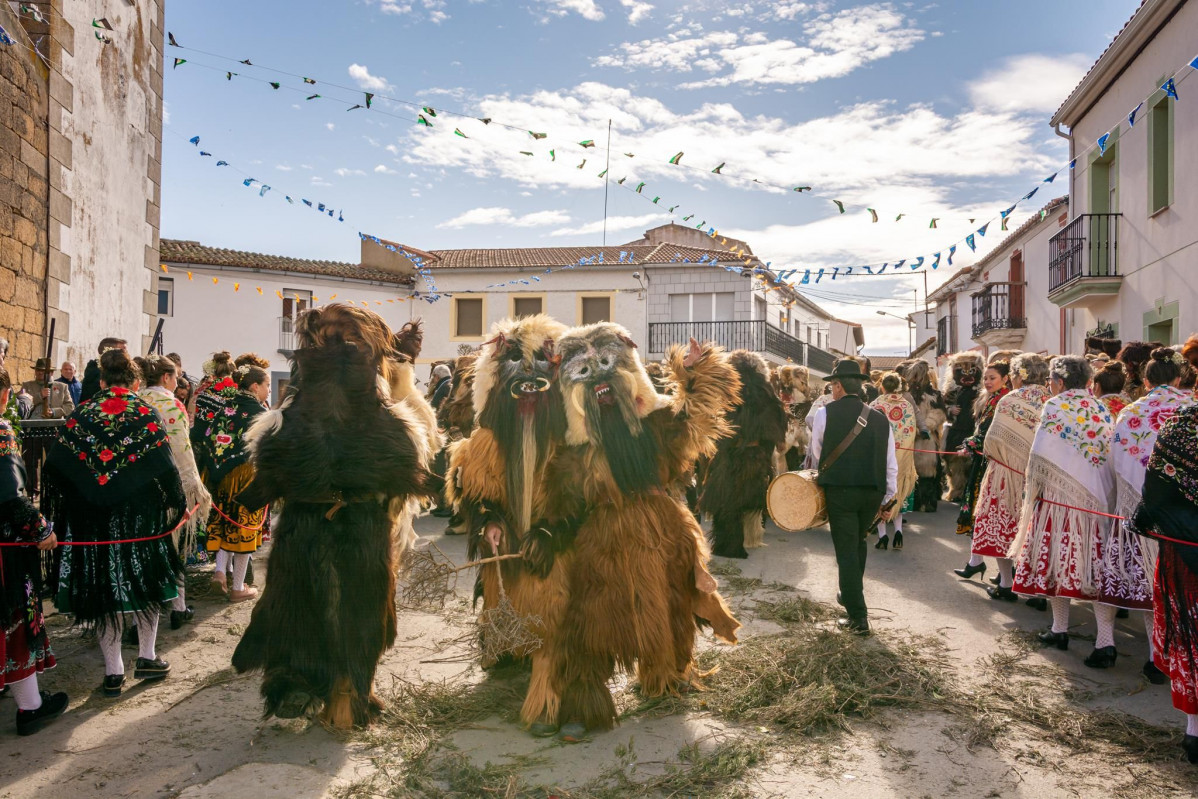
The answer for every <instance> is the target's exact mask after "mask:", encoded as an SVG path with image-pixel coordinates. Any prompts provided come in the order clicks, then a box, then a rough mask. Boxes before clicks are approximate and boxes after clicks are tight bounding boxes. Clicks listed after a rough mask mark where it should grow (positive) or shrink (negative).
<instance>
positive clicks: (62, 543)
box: [0, 502, 200, 547]
mask: <svg viewBox="0 0 1198 799" xmlns="http://www.w3.org/2000/svg"><path fill="white" fill-rule="evenodd" d="M199 507H200V505H199V503H198V502H197V503H196V506H195V507H194V508H192V509H190V510H188V511H186V512H185V513H184V514H183V518H182V519H180V520H179V523H178V524H176V525H175V526H174V527H172V528H171V529H169V530H167V531H166V532H165V533H159V534H158V535H150V536H146V537H145V538H118V539H117V540H115V541H59V542H58V543H57V544H56V546H60V547H107V546H112V545H114V544H137V543H139V542H141V541H157V540H158V539H160V538H166V537H167V536H168V535H174V534H175V532H176V531H178V529H179V528H180V527H182V526H183V525H185V524H187V520H188V519H190V518H191V516H192V514H194V513H195V512H196V510H198V509H199ZM35 546H37V542H36V541H17V542H13V543H0V547H35Z"/></svg>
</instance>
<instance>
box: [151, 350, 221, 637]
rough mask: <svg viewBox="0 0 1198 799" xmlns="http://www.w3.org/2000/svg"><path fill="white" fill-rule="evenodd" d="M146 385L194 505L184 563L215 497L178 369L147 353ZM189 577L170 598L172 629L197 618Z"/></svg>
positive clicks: (178, 541) (181, 544)
mask: <svg viewBox="0 0 1198 799" xmlns="http://www.w3.org/2000/svg"><path fill="white" fill-rule="evenodd" d="M136 361H137V365H138V367H139V368H140V369H141V374H142V380H143V381H144V383H145V387H144V388H143V389H142V390H141V391H139V392H138V393H137V395H138V396H139V397H141V398H142V399H143V400H145V401H146V402H147V403H148V404H150V405H151V406H153V408H154V411H155V413H157V414H158V420H159V421H160V422H161V423H162V426H163V428H164V429H165V430H166V434H167V436H168V437H169V438H170V440H171V455H173V456H174V458H175V466H176V468H178V470H179V477H180V478H181V479H182V481H183V493H184V494H186V495H187V507H189V508H194V509H195V510H194V512H193V513H192V516H191V519H190V520H189V521H188V522H187V524H185V525H183V526H182V527H180V528H179V530H178V532H176V534H175V548H176V549H177V550H178V551H179V557H181V558H183V560H184V562H187V560H188V559H189V558H190V557H192V556H193V555H194V554H195V552H196V548H197V532H198V531H200V530H203V529H204V527H205V525H206V524H207V520H208V511H209V510H211V508H212V496H211V495H210V494H209V493H208V489H206V488H204V481H203V480H201V479H200V472H199V469H197V468H196V459H195V455H194V454H193V453H192V450H191V427H190V425H189V424H188V419H187V409H186V408H185V407H184V406H183V403H182V402H180V401H179V400H178V399H177V398H176V396H175V389H176V388H177V387H178V383H179V375H178V368H177V367H176V366H175V363H174V361H172V360H171V359H170V358H163V357H162V356H161V355H147V356H146V357H145V358H137V359H136ZM186 582H187V581H186V580H184V579H181V580H179V595H178V596H177V597H175V598H174V599H173V600H171V629H172V630H177V629H179V628H180V627H182V626H183V625H184V624H185V623H187V622H189V621H191V620H192V619H193V618H194V617H195V612H194V611H193V609H192V608H191V607H190V606H189V605H188V604H187V599H186V595H185V587H186Z"/></svg>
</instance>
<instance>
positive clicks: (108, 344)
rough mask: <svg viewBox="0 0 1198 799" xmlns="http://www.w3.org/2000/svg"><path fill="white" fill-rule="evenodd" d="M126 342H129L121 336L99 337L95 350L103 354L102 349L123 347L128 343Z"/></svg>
mask: <svg viewBox="0 0 1198 799" xmlns="http://www.w3.org/2000/svg"><path fill="white" fill-rule="evenodd" d="M128 343H129V342H127V341H125V340H124V339H123V338H116V337H114V336H108V337H106V338H102V339H100V343H99V345H97V347H96V352H98V353H100V354H101V355H103V354H104V350H111V349H113V348H115V347H124V346H126V345H128Z"/></svg>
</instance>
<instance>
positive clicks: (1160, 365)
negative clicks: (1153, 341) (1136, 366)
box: [1144, 347, 1182, 386]
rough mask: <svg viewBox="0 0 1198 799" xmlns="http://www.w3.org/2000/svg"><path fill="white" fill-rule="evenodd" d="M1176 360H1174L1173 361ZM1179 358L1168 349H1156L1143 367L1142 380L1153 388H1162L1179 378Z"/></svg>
mask: <svg viewBox="0 0 1198 799" xmlns="http://www.w3.org/2000/svg"><path fill="white" fill-rule="evenodd" d="M1175 358H1176V359H1177V360H1174V359H1175ZM1179 360H1181V356H1180V355H1178V354H1177V352H1176V351H1174V350H1173V349H1171V348H1169V347H1157V348H1156V349H1155V350H1153V351H1152V358H1151V359H1150V360H1149V361H1148V365H1147V366H1145V367H1144V379H1145V380H1147V381H1148V382H1149V384H1151V385H1153V386H1164V385H1167V384H1169V383H1172V382H1173V381H1174V380H1176V379H1177V378H1179V377H1181V366H1182V365H1181V364H1180V363H1178V362H1177V361H1179Z"/></svg>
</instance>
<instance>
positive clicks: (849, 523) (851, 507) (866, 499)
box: [824, 486, 883, 621]
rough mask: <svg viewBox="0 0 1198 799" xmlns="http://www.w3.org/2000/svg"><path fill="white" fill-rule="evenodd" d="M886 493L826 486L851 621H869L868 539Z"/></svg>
mask: <svg viewBox="0 0 1198 799" xmlns="http://www.w3.org/2000/svg"><path fill="white" fill-rule="evenodd" d="M882 495H883V492H882V491H880V490H878V489H876V488H872V487H863V486H825V487H824V499H825V500H826V501H827V505H828V526H829V527H830V528H831V529H832V546H833V547H835V548H836V567H837V569H838V570H839V572H840V603H841V604H842V605H844V609H845V612H846V613H847V614H848V616H849V618H850V619H853V620H856V621H862V620H864V619H866V618H867V615H868V614H867V613H866V610H865V592H864V589H863V587H862V583H863V581H864V578H865V553H866V552H867V551H868V547H867V546H866V542H865V539H866V536H868V535H869V531H870V529H871V528H872V527H873V521H874V518H876V517H877V515H878V508H880V507H881V505H882Z"/></svg>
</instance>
